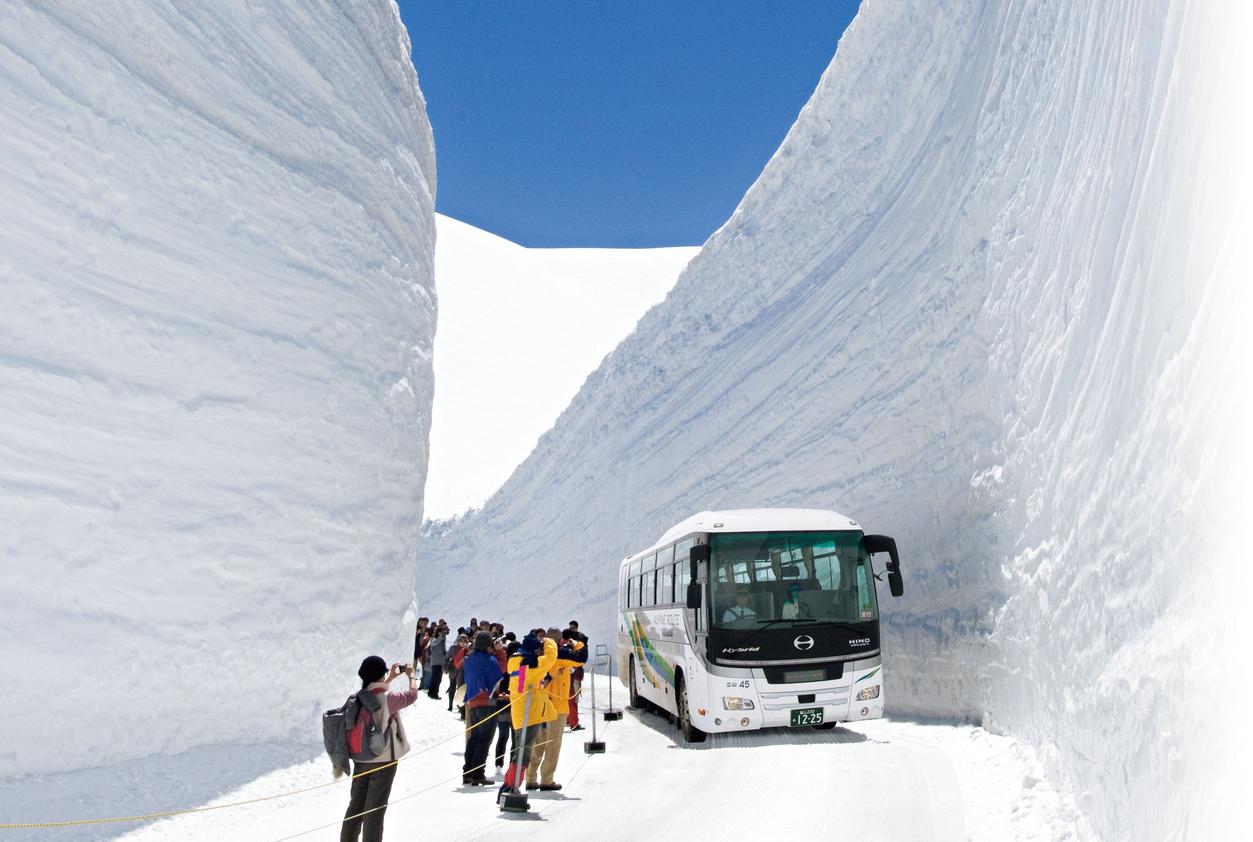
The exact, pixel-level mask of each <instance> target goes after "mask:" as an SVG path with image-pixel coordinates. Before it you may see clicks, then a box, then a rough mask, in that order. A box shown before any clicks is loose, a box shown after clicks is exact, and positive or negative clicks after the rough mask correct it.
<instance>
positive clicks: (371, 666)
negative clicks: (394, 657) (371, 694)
mask: <svg viewBox="0 0 1253 842" xmlns="http://www.w3.org/2000/svg"><path fill="white" fill-rule="evenodd" d="M386 676H387V661H384V660H383V659H382V658H380V657H379V656H378V655H371V656H370V657H368V658H366V659H365V660H364V661H362V662H361V669H359V670H357V677H358V678H360V679H361V686H362V687H364V686H365V685H367V684H372V683H374V682H375V681H382V680H383V679H384V678H385V677H386Z"/></svg>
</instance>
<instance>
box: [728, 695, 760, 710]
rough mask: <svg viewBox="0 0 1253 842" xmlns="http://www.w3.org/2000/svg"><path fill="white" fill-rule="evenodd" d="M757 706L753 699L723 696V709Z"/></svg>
mask: <svg viewBox="0 0 1253 842" xmlns="http://www.w3.org/2000/svg"><path fill="white" fill-rule="evenodd" d="M755 707H757V706H756V705H755V704H753V700H752V699H744V698H741V697H739V696H723V697H722V709H723V710H752V709H753V708H755Z"/></svg>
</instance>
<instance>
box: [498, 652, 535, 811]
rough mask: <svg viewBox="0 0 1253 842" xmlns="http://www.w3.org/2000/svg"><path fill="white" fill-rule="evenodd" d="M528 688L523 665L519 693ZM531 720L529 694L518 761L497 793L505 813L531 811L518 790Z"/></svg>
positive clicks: (511, 767) (520, 672)
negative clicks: (528, 725) (528, 722)
mask: <svg viewBox="0 0 1253 842" xmlns="http://www.w3.org/2000/svg"><path fill="white" fill-rule="evenodd" d="M525 687H526V666H525V665H523V666H522V667H520V668H519V669H518V692H519V693H522V692H524V688H525ZM530 718H531V694H530V693H527V696H526V704H525V705H524V706H523V708H522V733H521V735H520V736H519V738H518V745H517V754H516V755H515V756H516V757H517V758H518V759H517V761H510V763H509V769H508V770H507V771H506V772H505V782H504V783H503V784H501V785H500V792H498V793H496V803H497V804H499V805H500V809H501V811H502V812H505V813H525V812H526V811H527V810H530V809H531V804H530V802H529V801H528V800H527V795H526V793H525V792H519V791H518V788H519V786H520V785H521V783H522V782H523V781H524V780H526V766H525V765H524V764H523V763H522V761H523V759H525V758H526V730H527V720H529V719H530Z"/></svg>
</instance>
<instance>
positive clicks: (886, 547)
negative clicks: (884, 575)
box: [862, 535, 905, 596]
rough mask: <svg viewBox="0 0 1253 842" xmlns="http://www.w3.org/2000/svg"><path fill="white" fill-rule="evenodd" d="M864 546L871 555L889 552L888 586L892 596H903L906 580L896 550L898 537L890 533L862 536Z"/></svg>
mask: <svg viewBox="0 0 1253 842" xmlns="http://www.w3.org/2000/svg"><path fill="white" fill-rule="evenodd" d="M862 546H864V547H865V548H866V552H867V553H869V554H870V555H874V554H875V553H887V554H888V559H889V561H888V565H887V568H888V587H889V588H890V589H891V591H892V596H903V595H904V593H905V580H904V579H902V578H901V557H900V555H899V554H897V552H896V539H895V538H892V537H891V536H888V535H866V536H864V537H863V538H862Z"/></svg>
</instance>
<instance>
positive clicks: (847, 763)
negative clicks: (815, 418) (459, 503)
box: [124, 684, 1077, 842]
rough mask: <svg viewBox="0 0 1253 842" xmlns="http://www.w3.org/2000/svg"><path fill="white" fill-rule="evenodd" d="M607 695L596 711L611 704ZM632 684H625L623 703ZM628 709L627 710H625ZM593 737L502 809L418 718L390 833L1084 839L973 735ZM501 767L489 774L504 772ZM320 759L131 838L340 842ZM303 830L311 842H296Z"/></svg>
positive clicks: (1063, 803)
mask: <svg viewBox="0 0 1253 842" xmlns="http://www.w3.org/2000/svg"><path fill="white" fill-rule="evenodd" d="M604 690H605V685H604V684H601V693H602V695H601V697H600V700H599V705H600V706H601V707H602V708H603V707H604V706H605V698H604V695H603V693H604ZM624 691H625V688H624V687H623V686H622V685H620V684H619V685H617V687H616V692H617V693H618V697H617V701H619V702H620V701H621V698H622V693H623V692H624ZM619 707H620V705H619ZM589 708H590V702H589V700H588V699H587V696H586V694H585V695H584V716H583V721H584V722H585V723H587V724H588V726H589V727H588V729H587V730H585V731H581V732H578V733H567V734H565V736H564V738H563V739H564V742H563V745H562V750H561V761H560V763H559V764H558V767H557V773H556V775H555V777H554V780H556V781H559V782H560V783H562V785H563V789H562V790H561V791H560V792H534V793H531V794H530V797H529V801H530V805H531V811H530V812H529V813H527V814H525V815H520V814H510V813H502V812H500V811H499V810H498V808H497V807H496V803H495V794H496V788H495V787H483V788H473V787H461V786H460V778H461V757H460V755H459V751H460V748H461V743H462V740H463V739H464V738H463V732H462V727H461V723H460V721H459V720H457V719H456V717H455V715H453V714H449V713H448V711H447V710H446V709H445V708H444V705H443V703H442V702H439V701H432V700H430V699H426V698H425V697H419V699H418V701H417V703H416V704H415V705H414V707H412V708H409V709H408V710H406V711H405V712H404V713H403V714H402V716H404V717H405V728H406V731H407V733H409V734H410V735H411V736H412V738H413V742H414V752H413V754H412V755H410V756H409V757H408V758H407V759H405V760H404V761H402V762H401V764H400V767H399V768H398V769H397V772H396V781H395V785H394V786H393V788H392V799H391V806H389V807H388V810H387V816H386V834H385V835H386V837H387V838H392V837H393V836H394V837H396V838H399V839H405V838H410V837H413V836H421V835H423V834H427V835H435V836H437V837H438V838H439V839H441V840H472V839H535V838H537V836H555V837H557V838H561V839H603V840H606V842H621V841H624V840H633V839H666V840H670V839H784V838H786V839H885V840H888V839H890V840H893V842H1011V841H1012V842H1019V841H1020V842H1039V840H1070V839H1076V838H1077V837H1076V836H1075V834H1074V832H1073V830H1072V827H1073V825H1074V822H1075V817H1074V807H1073V805H1071V804H1070V803H1069V802H1068V801H1067V800H1066V799H1065V798H1064V797H1063V796H1062V795H1061V794H1059V793H1058V792H1057V791H1056V790H1054V789H1053V788H1052V787H1051V786H1050V785H1049V783H1048V782H1047V780H1045V779H1044V773H1043V769H1042V768H1041V766H1040V763H1039V761H1038V760H1037V759H1036V758H1035V757H1034V755H1033V753H1032V752H1031V751H1030V750H1027V749H1024V747H1023V746H1021V745H1020V744H1018V743H1017V742H1015V741H1014V740H1011V739H1008V738H1005V737H998V736H995V735H992V734H989V733H987V732H986V731H984V730H982V729H980V728H976V727H972V726H963V725H956V726H955V725H950V724H944V723H938V722H911V721H886V720H880V721H869V722H859V723H856V724H855V725H853V726H850V727H848V728H838V729H836V730H833V731H816V730H813V729H810V728H797V729H772V730H767V731H754V732H751V733H746V734H726V735H722V734H719V735H714V736H711V737H710V739H709V740H708V741H707V742H705V743H702V744H699V745H688V744H687V743H684V742H683V741H682V739H681V738H679V737H678V735H677V733H676V731H675V729H674V726H673V725H671V724H670V723H669V722H667V721H665V720H663V719H661V718H660V717H658V716H656V715H654V714H651V713H639V712H635V711H629V710H628V711H627V712H626V715H625V716H624V718H623V719H622V720H620V721H617V722H612V723H604V722H600V723H599V726H598V727H599V731H598V733H597V736H598V737H599V738H600V739H601V740H603V741H604V742H605V744H606V752H605V753H604V754H598V755H588V754H585V753H584V751H583V744H584V742H586V741H587V740H590V739H591V729H590V724H591V716H590V710H589ZM493 773H494V768H489V769H488V770H487V774H488V775H489V776H490V775H493ZM330 781H331V776H330V772H329V764H328V763H327V762H326V760H325V759H324V758H317V759H314V760H310V761H308V762H306V763H303V764H298V765H294V766H291V767H289V768H286V769H282V770H280V771H277V772H274V773H273V774H270V775H267V776H265V777H263V778H260V779H258V780H256V781H253V782H252V783H250V784H248V785H247V786H244V787H241V788H239V789H237V790H234V791H231V792H229V793H227V794H225V795H224V796H223V797H222V798H220V799H218V800H216V801H214V802H212V804H213V805H228V804H229V805H233V804H235V803H236V802H239V801H248V800H251V799H256V798H266V797H267V796H274V795H276V794H280V793H287V792H291V791H293V790H301V789H305V788H308V787H320V788H319V789H316V790H313V791H311V792H306V793H302V794H299V795H295V796H292V797H283V798H278V799H274V800H267V801H263V802H260V803H255V804H245V805H242V806H223V807H222V809H218V810H213V811H210V812H205V813H200V814H197V815H191V816H182V817H178V818H174V819H171V820H166V821H159V822H156V823H154V824H151V825H148V826H147V827H143V828H141V829H139V830H136V831H134V832H133V833H130V834H128V835H126V836H125V837H124V839H126V840H127V842H156V840H176V839H177V840H186V839H196V840H218V839H222V840H226V839H229V840H231V842H280V840H288V839H291V838H297V839H308V840H314V841H315V842H316V840H331V839H338V838H339V836H338V832H339V820H340V819H341V818H342V817H343V815H344V809H345V807H346V806H347V804H348V784H347V782H346V780H341V781H340V782H339V783H338V784H335V785H330V786H327V784H328V783H330ZM297 834H302V835H297Z"/></svg>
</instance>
